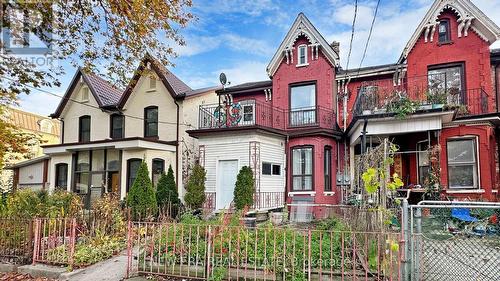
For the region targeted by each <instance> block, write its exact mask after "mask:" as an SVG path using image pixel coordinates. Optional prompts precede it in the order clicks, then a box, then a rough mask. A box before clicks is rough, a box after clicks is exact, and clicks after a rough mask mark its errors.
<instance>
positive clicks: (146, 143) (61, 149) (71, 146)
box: [42, 137, 176, 155]
mask: <svg viewBox="0 0 500 281" xmlns="http://www.w3.org/2000/svg"><path fill="white" fill-rule="evenodd" d="M42 148H43V152H44V153H45V154H48V155H50V154H58V153H67V152H73V151H79V150H93V149H104V148H114V149H122V150H127V149H153V150H165V151H172V152H175V149H176V142H175V141H160V140H154V139H146V138H140V137H134V138H123V139H106V140H98V141H92V142H86V143H81V142H75V143H63V144H53V145H44V146H42Z"/></svg>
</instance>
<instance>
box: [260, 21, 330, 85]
mask: <svg viewBox="0 0 500 281" xmlns="http://www.w3.org/2000/svg"><path fill="white" fill-rule="evenodd" d="M300 36H305V37H306V38H307V39H308V40H309V42H310V43H311V44H312V45H316V46H318V47H321V50H322V52H323V54H324V55H325V57H326V58H327V59H328V61H329V62H330V63H331V64H332V65H333V66H338V65H339V55H338V54H337V53H336V52H335V51H334V50H333V48H332V46H330V44H328V42H327V41H326V40H325V38H323V36H322V35H321V34H320V33H319V32H318V30H317V29H316V28H315V27H314V25H312V23H311V22H310V21H309V19H308V18H307V17H306V16H305V15H304V14H303V13H300V14H299V15H298V16H297V18H296V19H295V22H294V23H293V24H292V27H291V28H290V30H289V31H288V33H287V34H286V36H285V38H284V39H283V41H282V42H281V44H280V46H279V48H278V50H277V51H276V53H275V54H274V56H273V58H272V59H271V62H270V63H269V65H268V66H267V75H269V77H272V76H273V75H274V73H275V72H276V70H277V69H278V67H279V65H280V64H281V62H282V61H283V58H284V57H285V56H286V54H285V52H288V51H290V50H291V49H292V48H293V44H294V43H295V41H296V40H297V38H298V37H300Z"/></svg>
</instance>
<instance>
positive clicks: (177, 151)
mask: <svg viewBox="0 0 500 281" xmlns="http://www.w3.org/2000/svg"><path fill="white" fill-rule="evenodd" d="M174 103H175V106H176V107H177V122H176V123H177V124H176V133H175V174H176V181H175V187H176V188H177V192H180V190H179V130H180V125H179V116H180V106H179V104H178V103H177V100H176V99H174Z"/></svg>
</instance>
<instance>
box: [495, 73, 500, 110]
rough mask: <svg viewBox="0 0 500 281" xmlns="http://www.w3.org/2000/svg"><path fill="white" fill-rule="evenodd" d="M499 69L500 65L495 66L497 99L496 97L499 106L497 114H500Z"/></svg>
mask: <svg viewBox="0 0 500 281" xmlns="http://www.w3.org/2000/svg"><path fill="white" fill-rule="evenodd" d="M498 68H500V64H497V65H496V66H495V97H496V99H497V100H496V106H497V112H498V103H499V95H500V85H499V84H500V77H498V75H500V72H498Z"/></svg>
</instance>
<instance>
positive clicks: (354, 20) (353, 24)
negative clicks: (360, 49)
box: [345, 0, 358, 72]
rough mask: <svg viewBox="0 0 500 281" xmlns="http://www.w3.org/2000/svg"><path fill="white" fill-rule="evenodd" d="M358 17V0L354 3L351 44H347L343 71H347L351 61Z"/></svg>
mask: <svg viewBox="0 0 500 281" xmlns="http://www.w3.org/2000/svg"><path fill="white" fill-rule="evenodd" d="M357 16H358V0H355V1H354V18H353V19H352V28H351V42H350V43H349V54H348V55H347V63H346V67H345V71H346V72H347V70H348V69H349V61H350V60H351V53H352V42H353V40H354V30H355V26H356V17H357Z"/></svg>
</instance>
